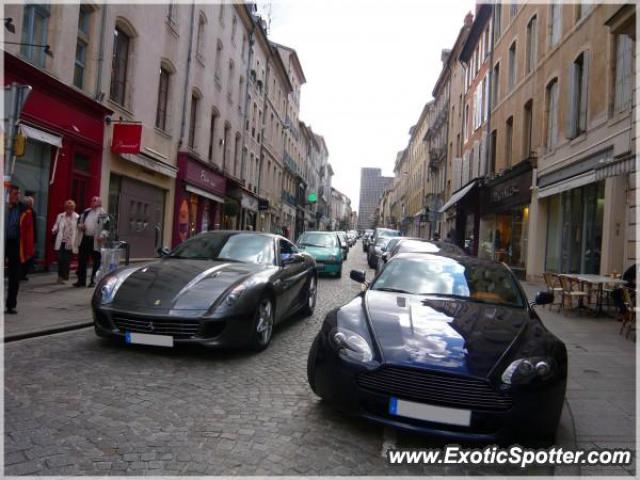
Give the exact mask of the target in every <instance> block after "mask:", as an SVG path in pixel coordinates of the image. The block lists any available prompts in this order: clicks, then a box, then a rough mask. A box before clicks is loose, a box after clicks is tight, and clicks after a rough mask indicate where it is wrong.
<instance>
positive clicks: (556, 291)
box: [542, 272, 562, 311]
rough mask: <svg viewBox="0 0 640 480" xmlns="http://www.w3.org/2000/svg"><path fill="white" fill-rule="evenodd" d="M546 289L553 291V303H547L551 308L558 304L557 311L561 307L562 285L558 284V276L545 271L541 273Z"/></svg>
mask: <svg viewBox="0 0 640 480" xmlns="http://www.w3.org/2000/svg"><path fill="white" fill-rule="evenodd" d="M542 276H543V277H544V283H545V284H546V286H547V291H548V292H549V293H553V303H551V304H550V305H549V309H551V308H552V307H553V306H554V305H557V306H558V311H560V309H561V308H562V285H560V277H559V276H558V275H556V274H555V273H551V272H545V273H543V274H542Z"/></svg>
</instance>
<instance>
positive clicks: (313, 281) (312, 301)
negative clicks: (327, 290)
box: [302, 273, 318, 316]
mask: <svg viewBox="0 0 640 480" xmlns="http://www.w3.org/2000/svg"><path fill="white" fill-rule="evenodd" d="M317 299H318V280H317V277H316V276H315V274H314V273H311V277H310V278H309V284H308V285H307V300H306V303H305V305H304V308H303V309H302V313H303V314H304V315H306V316H311V315H313V311H314V310H315V308H316V301H317Z"/></svg>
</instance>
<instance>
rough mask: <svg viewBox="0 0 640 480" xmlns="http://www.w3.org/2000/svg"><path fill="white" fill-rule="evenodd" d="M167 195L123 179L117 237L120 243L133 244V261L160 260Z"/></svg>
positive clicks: (142, 184)
mask: <svg viewBox="0 0 640 480" xmlns="http://www.w3.org/2000/svg"><path fill="white" fill-rule="evenodd" d="M164 195H165V193H164V191H163V190H161V189H159V188H156V187H154V186H151V185H148V184H146V183H142V182H137V181H135V180H132V179H130V178H127V177H122V178H121V185H120V195H119V200H118V220H117V228H118V230H117V233H118V238H119V240H124V241H127V242H129V244H130V248H131V257H133V258H151V257H154V256H156V248H157V246H156V244H157V242H158V241H159V240H160V239H162V229H163V224H162V221H163V218H164Z"/></svg>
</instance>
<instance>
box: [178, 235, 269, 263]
mask: <svg viewBox="0 0 640 480" xmlns="http://www.w3.org/2000/svg"><path fill="white" fill-rule="evenodd" d="M170 257H172V258H187V259H193V260H234V261H238V262H250V263H261V264H264V263H266V264H270V265H272V264H273V263H274V253H273V239H272V238H271V237H269V236H266V235H257V234H255V233H236V234H229V233H222V232H220V233H215V232H210V233H205V234H202V235H198V236H196V237H193V238H190V239H189V240H187V241H186V242H183V243H181V244H180V245H178V246H177V247H176V248H175V250H174V251H173V252H172V253H171V255H170Z"/></svg>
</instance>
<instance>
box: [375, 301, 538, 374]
mask: <svg viewBox="0 0 640 480" xmlns="http://www.w3.org/2000/svg"><path fill="white" fill-rule="evenodd" d="M366 305H367V310H368V315H369V319H370V322H371V326H372V328H373V331H374V335H375V338H376V339H377V342H378V345H380V347H381V349H382V355H383V358H384V361H385V363H388V364H393V365H399V366H407V367H418V368H419V367H427V368H435V369H438V370H443V371H449V372H452V373H458V374H466V375H473V376H479V377H485V376H487V374H488V373H489V372H490V371H491V369H492V368H493V366H494V365H495V364H496V363H497V362H498V360H499V359H500V357H501V356H502V355H503V353H504V352H505V351H506V350H507V349H508V348H509V346H510V345H511V344H512V343H513V341H514V340H515V339H516V338H517V337H518V335H519V334H520V332H522V331H523V330H524V327H525V326H526V324H527V321H528V314H527V310H526V309H524V308H521V309H518V308H513V307H507V306H499V305H489V304H480V303H474V302H464V301H459V300H451V299H447V300H443V299H426V297H424V296H418V295H405V294H398V293H392V292H377V291H375V290H370V291H368V292H367V294H366Z"/></svg>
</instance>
